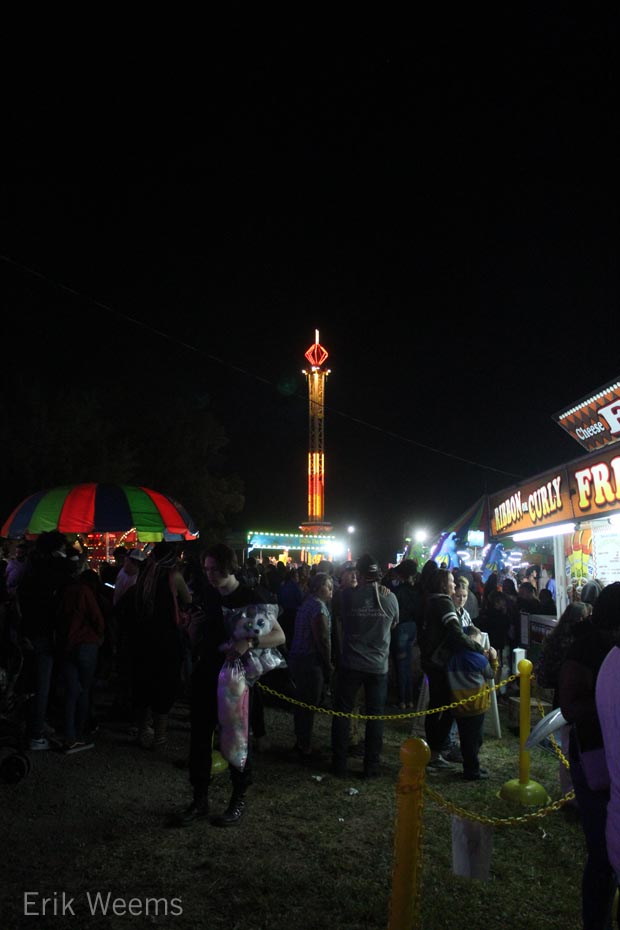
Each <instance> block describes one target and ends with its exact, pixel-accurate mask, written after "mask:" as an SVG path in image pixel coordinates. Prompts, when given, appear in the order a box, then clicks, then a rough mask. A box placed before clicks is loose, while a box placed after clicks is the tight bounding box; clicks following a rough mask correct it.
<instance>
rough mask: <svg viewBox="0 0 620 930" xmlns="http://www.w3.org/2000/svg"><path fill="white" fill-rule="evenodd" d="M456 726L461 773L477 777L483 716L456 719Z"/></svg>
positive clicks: (476, 715) (475, 715)
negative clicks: (459, 745)
mask: <svg viewBox="0 0 620 930" xmlns="http://www.w3.org/2000/svg"><path fill="white" fill-rule="evenodd" d="M456 725H457V727H458V731H459V740H460V742H461V754H462V756H463V773H464V774H465V775H467V776H468V777H471V776H472V775H477V774H478V772H479V771H480V762H479V761H478V753H479V752H480V747H481V746H482V731H483V728H484V714H474V715H473V716H469V717H457V718H456Z"/></svg>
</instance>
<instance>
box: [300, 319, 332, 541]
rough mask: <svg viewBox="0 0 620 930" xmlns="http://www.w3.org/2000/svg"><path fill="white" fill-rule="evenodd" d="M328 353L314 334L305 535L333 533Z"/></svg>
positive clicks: (310, 353) (310, 355) (309, 374)
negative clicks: (329, 518)
mask: <svg viewBox="0 0 620 930" xmlns="http://www.w3.org/2000/svg"><path fill="white" fill-rule="evenodd" d="M327 356H328V353H327V350H326V349H325V348H323V346H322V345H321V344H320V343H319V331H318V329H315V331H314V345H311V346H310V348H309V349H308V351H307V352H306V358H307V359H308V361H309V362H310V365H311V366H312V367H311V368H310V371H306V370H304V374H305V376H306V378H307V379H308V397H309V401H310V408H309V426H310V432H309V447H308V520H307V522H305V523H302V525H301V527H300V529H301V531H302V532H303V533H320V532H330V531H331V529H332V525H331V523H326V522H325V507H324V496H325V428H324V424H325V379H326V378H327V376H328V374H329V369H326V368H323V367H322V366H323V364H324V362H325V361H327Z"/></svg>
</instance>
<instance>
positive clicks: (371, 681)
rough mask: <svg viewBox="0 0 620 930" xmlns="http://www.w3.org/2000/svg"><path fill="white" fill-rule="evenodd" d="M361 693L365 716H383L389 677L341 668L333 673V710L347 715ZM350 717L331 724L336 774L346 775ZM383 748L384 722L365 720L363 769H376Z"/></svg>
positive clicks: (335, 718) (338, 719)
mask: <svg viewBox="0 0 620 930" xmlns="http://www.w3.org/2000/svg"><path fill="white" fill-rule="evenodd" d="M361 687H363V689H364V703H365V706H366V710H365V712H366V714H369V715H371V716H377V715H381V714H383V713H385V702H386V699H387V689H388V676H387V672H385V674H377V673H372V672H360V671H357V670H356V669H352V668H340V669H338V672H337V673H336V682H335V710H340V711H343V713H347V714H350V713H351V711H352V710H353V707H354V706H355V698H356V697H357V693H358V691H359V689H360V688H361ZM350 723H351V721H350V719H349V717H334V718H333V720H332V763H333V767H334V770H335V771H336V772H341V773H343V772H345V771H346V767H347V753H348V750H349V731H350ZM382 748H383V720H367V721H366V735H365V741H364V769H365V770H366V769H370V768H372V767H373V766H375V765H377V763H378V762H379V760H380V757H381V750H382Z"/></svg>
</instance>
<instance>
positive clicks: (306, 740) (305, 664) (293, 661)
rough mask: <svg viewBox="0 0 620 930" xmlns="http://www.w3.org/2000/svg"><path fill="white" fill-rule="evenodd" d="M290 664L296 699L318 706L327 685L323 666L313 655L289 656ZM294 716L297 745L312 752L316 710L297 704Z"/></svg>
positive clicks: (305, 750) (304, 750)
mask: <svg viewBox="0 0 620 930" xmlns="http://www.w3.org/2000/svg"><path fill="white" fill-rule="evenodd" d="M288 666H289V668H290V670H291V676H292V678H293V681H294V682H295V688H296V690H295V697H296V699H297V700H298V701H303V702H304V704H312V706H313V707H318V705H319V704H320V701H321V697H322V694H323V687H324V685H325V675H324V673H323V666H322V665H320V664H319V663H318V662H317V661H316V659H315V658H313V657H312V656H297V657H296V656H289V659H288ZM293 718H294V721H295V738H296V740H297V745H298V746H299V748H300V749H301V750H302V751H303V752H310V749H311V748H312V729H313V725H314V711H313V710H306V708H305V707H298V706H297V705H295V707H294V709H293Z"/></svg>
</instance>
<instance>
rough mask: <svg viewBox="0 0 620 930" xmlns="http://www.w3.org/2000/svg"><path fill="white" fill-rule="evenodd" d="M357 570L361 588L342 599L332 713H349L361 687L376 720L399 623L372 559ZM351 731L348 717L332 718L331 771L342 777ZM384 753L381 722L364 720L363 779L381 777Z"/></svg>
mask: <svg viewBox="0 0 620 930" xmlns="http://www.w3.org/2000/svg"><path fill="white" fill-rule="evenodd" d="M356 568H357V573H358V580H359V584H358V585H357V587H351V588H348V589H347V590H345V591H343V593H342V602H341V611H342V612H341V619H342V651H341V654H340V657H339V662H338V670H337V673H336V679H335V709H336V710H338V711H342V712H343V713H344V714H350V713H352V711H353V708H354V706H355V698H356V695H357V693H358V691H359V689H360V687H363V689H364V702H365V713H366V714H367V715H369V716H373V717H376V716H381V715H382V714H383V713H384V712H385V702H386V699H387V690H388V661H389V654H390V639H391V633H392V629H393V628H394V627H395V626H396V624H397V623H398V601H397V600H396V596H395V595H394V594H393V593H392V592H391V591H389V590H388V589H387V588H384V587H383V586H380V585H379V584H378V581H379V579H380V578H381V569H380V567H379V564H378V562H377V560H376V559H374V558H373V557H372V556H371V555H368V554H366V555H363V556H361V558H360V559H358V562H357V566H356ZM349 731H350V719H349V717H346V716H345V717H334V718H333V720H332V770H333V772H334V774H335V775H337V776H340V777H342V776H344V775H346V771H347V753H348V749H349ZM382 748H383V721H382V720H367V721H366V738H365V743H364V777H365V778H372V777H374V776H377V775H378V774H379V761H380V757H381V750H382Z"/></svg>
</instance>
